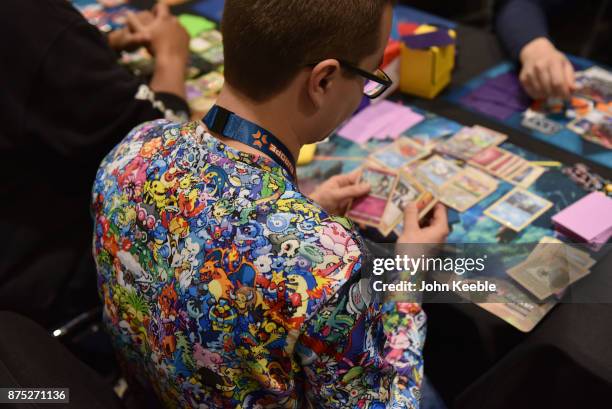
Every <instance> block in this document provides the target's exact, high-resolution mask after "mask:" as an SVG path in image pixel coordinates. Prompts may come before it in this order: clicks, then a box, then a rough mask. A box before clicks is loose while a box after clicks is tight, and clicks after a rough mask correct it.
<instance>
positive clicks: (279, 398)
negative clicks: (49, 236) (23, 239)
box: [92, 120, 425, 408]
mask: <svg viewBox="0 0 612 409" xmlns="http://www.w3.org/2000/svg"><path fill="white" fill-rule="evenodd" d="M92 206H93V212H94V218H95V237H94V255H95V258H96V262H97V266H98V282H99V291H100V295H101V296H102V298H103V301H104V320H105V324H106V326H107V329H108V331H109V332H110V334H111V337H112V339H113V342H114V344H115V347H116V349H117V350H118V352H119V356H120V358H121V361H122V363H123V365H124V367H125V368H127V369H126V370H127V371H128V374H127V375H128V377H129V379H130V380H132V381H137V382H139V383H141V384H142V385H144V386H145V387H151V388H153V389H154V391H155V393H156V394H157V395H158V397H159V398H160V399H161V400H162V401H163V402H164V403H165V405H166V406H167V407H184V408H196V407H197V408H267V407H287V408H299V407H308V406H311V407H325V408H387V407H388V408H416V407H418V406H419V387H420V383H421V378H422V374H423V360H422V347H423V343H424V337H425V315H424V313H423V312H422V310H421V308H420V306H418V305H416V304H406V303H404V304H402V303H397V304H381V303H380V302H377V301H375V300H373V299H371V297H369V296H367V294H368V291H365V290H364V289H367V286H368V282H367V280H366V279H364V278H362V277H361V275H360V271H361V266H362V263H363V259H364V257H365V255H364V254H365V253H364V251H362V243H361V241H360V240H361V239H360V238H359V235H358V233H356V232H355V231H354V230H353V228H352V225H351V223H350V222H349V221H348V220H347V219H344V218H338V217H332V216H330V215H328V214H326V213H325V211H323V210H322V209H321V208H320V207H319V206H317V205H316V204H314V203H313V202H312V201H311V200H310V199H308V198H307V197H305V196H304V195H302V194H301V193H300V192H299V190H298V188H297V186H296V185H294V183H293V182H292V181H291V179H290V177H289V175H288V174H286V173H285V171H284V170H283V169H282V168H281V167H279V166H278V165H276V164H275V163H274V162H272V161H271V160H269V159H267V158H265V157H262V156H257V155H252V154H246V153H241V152H238V151H236V150H234V149H232V148H230V147H228V146H226V145H224V144H223V143H221V142H220V141H219V140H218V139H216V138H214V137H213V136H211V135H210V134H208V133H207V131H206V129H205V128H204V125H203V124H202V123H200V122H192V123H187V124H182V125H180V124H175V123H170V122H168V121H166V120H160V121H156V122H151V123H147V124H144V125H142V126H140V127H139V128H136V129H135V130H134V131H132V132H131V133H130V134H129V135H128V137H127V138H126V139H125V140H124V141H123V142H121V143H120V144H119V145H118V146H117V147H116V148H115V149H114V150H113V151H112V152H111V153H110V154H109V155H108V156H107V157H106V159H105V160H104V161H103V163H102V165H101V167H100V169H99V171H98V174H97V178H96V181H95V185H94V190H93V203H92Z"/></svg>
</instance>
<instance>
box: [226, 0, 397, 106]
mask: <svg viewBox="0 0 612 409" xmlns="http://www.w3.org/2000/svg"><path fill="white" fill-rule="evenodd" d="M390 3H392V0H226V1H225V10H224V15H223V22H222V24H221V30H222V32H223V42H224V53H225V79H226V81H227V82H228V84H229V85H231V86H232V87H234V88H235V89H236V90H238V91H239V92H241V93H243V94H244V95H246V96H247V97H249V98H251V99H253V100H256V101H262V100H265V99H267V98H269V97H271V96H273V95H274V94H276V93H278V92H280V91H281V90H282V89H283V88H285V87H286V86H287V85H288V83H289V82H290V81H291V80H292V79H293V78H294V77H295V75H296V74H297V73H298V71H299V70H300V69H302V68H303V67H304V66H305V65H307V64H311V63H317V62H319V61H322V60H325V59H327V58H336V59H343V60H346V61H349V62H352V63H355V64H356V63H358V62H360V61H361V60H362V59H363V58H365V57H367V56H368V55H370V54H371V53H373V52H374V51H376V47H377V46H378V44H379V41H380V39H379V30H380V21H381V18H382V14H383V11H384V7H385V5H387V4H390Z"/></svg>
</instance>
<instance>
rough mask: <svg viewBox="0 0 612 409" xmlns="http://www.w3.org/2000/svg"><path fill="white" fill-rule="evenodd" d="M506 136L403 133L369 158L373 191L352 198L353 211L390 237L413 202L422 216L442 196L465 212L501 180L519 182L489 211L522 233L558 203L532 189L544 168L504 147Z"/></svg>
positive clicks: (475, 130) (367, 177) (475, 131)
mask: <svg viewBox="0 0 612 409" xmlns="http://www.w3.org/2000/svg"><path fill="white" fill-rule="evenodd" d="M505 140H506V136H505V135H503V134H500V133H498V132H495V131H493V130H491V129H488V128H484V127H481V126H474V127H466V128H463V129H461V130H460V131H459V132H457V133H456V134H455V135H454V136H452V137H451V138H450V139H448V140H446V141H444V142H441V143H438V144H437V145H431V144H428V145H424V144H421V143H419V142H415V140H414V139H409V138H405V137H400V138H399V139H397V140H396V141H395V142H393V143H392V144H390V145H388V146H386V147H384V148H382V149H380V150H377V151H375V152H374V153H372V154H371V155H370V157H369V158H368V159H367V161H366V162H365V164H364V166H363V169H362V174H361V181H362V182H366V183H369V184H370V186H372V190H371V191H370V193H369V195H367V196H366V197H363V198H360V199H358V200H355V201H354V202H353V203H352V205H351V208H350V210H349V212H348V216H349V217H351V218H352V219H353V220H355V221H356V222H358V223H361V224H363V225H366V226H371V227H375V228H377V229H378V230H379V231H380V232H381V233H382V234H383V235H384V236H389V235H390V234H391V233H392V232H394V233H396V234H397V235H399V234H401V232H402V230H403V226H402V221H403V210H404V208H405V206H406V204H407V203H409V202H416V203H417V206H418V209H419V216H420V217H421V218H424V217H425V216H426V215H427V214H428V212H429V211H430V210H431V209H432V207H433V206H434V205H435V204H436V203H437V202H438V201H441V202H442V203H444V204H445V205H447V206H449V207H451V208H453V209H455V210H457V211H459V212H465V211H466V210H468V209H469V208H471V207H472V206H474V205H476V204H477V203H479V202H480V201H481V200H483V199H484V198H486V197H487V196H489V195H490V194H491V193H493V192H495V191H496V190H497V188H498V185H499V179H501V180H504V181H507V182H509V183H511V184H513V185H515V186H516V187H515V189H514V190H512V191H511V192H509V193H508V194H507V195H506V196H504V197H503V198H501V199H500V200H499V201H498V202H497V203H495V204H493V205H492V206H491V207H489V208H488V209H487V210H486V211H485V214H486V215H487V216H489V217H491V218H492V219H494V220H496V221H498V222H499V223H501V224H502V225H503V226H505V227H508V228H510V229H512V230H514V231H517V232H518V231H520V230H522V229H523V228H525V227H526V226H528V225H529V224H530V223H531V222H532V221H533V220H535V219H536V218H538V217H539V216H541V215H542V214H543V213H544V212H546V211H547V210H548V209H549V208H550V207H551V206H552V203H551V202H549V201H548V200H546V199H543V198H541V197H539V196H537V195H534V194H533V193H531V192H528V191H527V190H526V189H527V188H528V187H529V186H530V185H531V184H532V183H533V182H534V181H535V180H537V179H538V178H539V177H540V176H541V175H542V174H543V173H544V168H542V167H540V166H537V165H534V164H531V163H529V162H528V161H526V160H525V159H523V158H521V157H519V156H517V155H515V154H513V153H511V152H509V151H507V150H504V149H502V148H500V147H499V146H498V145H499V144H501V143H502V142H504V141H505ZM450 158H454V159H450Z"/></svg>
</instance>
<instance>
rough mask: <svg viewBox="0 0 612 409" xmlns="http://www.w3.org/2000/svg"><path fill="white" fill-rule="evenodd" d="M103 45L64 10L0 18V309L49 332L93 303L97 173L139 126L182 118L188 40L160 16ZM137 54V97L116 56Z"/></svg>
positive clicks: (37, 7)
mask: <svg viewBox="0 0 612 409" xmlns="http://www.w3.org/2000/svg"><path fill="white" fill-rule="evenodd" d="M128 20H129V21H128V25H127V27H126V28H124V29H121V30H119V31H116V32H114V33H111V34H110V35H109V36H108V37H107V38H105V36H104V35H102V34H101V33H100V32H99V31H98V30H97V29H96V28H95V27H93V26H92V25H90V24H89V23H88V22H87V21H86V20H85V19H84V18H83V17H82V16H81V14H80V13H79V12H78V11H77V10H76V9H75V8H74V7H73V6H72V5H71V4H70V3H69V2H68V1H66V0H5V1H3V2H2V13H0V54H2V59H3V62H2V64H0V105H1V106H2V113H0V119H1V122H2V126H1V127H0V168H1V170H2V172H1V173H2V175H4V177H3V178H2V181H1V182H0V197H1V198H2V202H1V204H0V208H1V209H2V211H1V212H0V232H1V235H0V310H10V311H14V312H18V313H21V314H23V315H26V316H28V317H30V318H32V319H34V320H35V321H37V322H39V323H41V324H43V325H45V326H47V327H49V326H52V325H57V324H59V323H63V322H65V321H66V320H68V319H70V318H73V317H74V316H75V315H77V314H79V313H80V312H82V311H83V310H86V309H88V308H91V307H94V306H95V305H96V304H97V303H98V297H97V294H96V278H95V277H96V276H95V265H94V262H93V258H92V256H91V246H90V242H91V237H92V225H91V218H90V215H89V212H88V209H89V203H90V192H91V185H92V184H93V180H94V178H95V174H96V169H97V167H98V165H99V163H100V161H101V160H102V158H103V157H104V155H106V154H107V153H108V152H109V151H110V149H111V148H112V147H113V146H114V145H115V144H116V143H117V142H118V141H120V140H121V138H122V137H123V136H124V135H125V134H126V133H127V132H128V131H129V130H130V129H132V128H133V127H135V126H137V125H139V124H140V123H142V122H145V121H149V120H153V119H157V118H163V117H168V118H169V119H175V118H179V119H181V118H185V117H187V113H188V107H187V104H186V102H185V99H184V92H185V91H184V78H185V69H186V65H187V60H188V56H189V51H188V41H189V36H188V34H187V33H186V32H185V30H184V29H183V28H182V26H180V24H179V23H178V21H177V19H176V18H175V17H174V16H172V15H171V14H170V12H169V10H168V8H167V6H163V5H159V6H157V7H156V8H155V9H154V10H153V11H152V12H143V13H139V14H138V15H135V14H132V15H130V16H129V19H128ZM139 46H147V47H148V49H149V51H151V52H152V53H153V54H154V56H155V58H156V65H155V70H154V74H153V77H152V79H151V82H150V84H149V85H148V86H147V85H146V84H143V83H142V82H141V81H140V80H139V79H137V78H135V77H134V76H133V75H131V74H130V73H129V72H128V71H127V70H125V69H124V68H123V67H121V66H119V65H118V63H117V54H116V52H117V51H120V50H122V49H133V48H136V47H139Z"/></svg>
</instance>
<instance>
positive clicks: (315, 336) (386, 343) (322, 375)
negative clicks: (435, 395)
mask: <svg viewBox="0 0 612 409" xmlns="http://www.w3.org/2000/svg"><path fill="white" fill-rule="evenodd" d="M355 277H356V278H355V279H354V280H353V281H349V282H348V283H346V284H345V285H344V286H343V288H342V289H341V290H340V292H339V293H337V294H336V295H335V296H334V297H333V298H332V299H331V300H329V301H328V302H327V303H326V304H325V305H324V306H323V307H322V308H320V309H319V310H318V311H317V312H316V314H314V315H313V317H312V318H311V319H310V320H309V321H308V322H307V323H306V325H305V327H304V330H303V332H302V334H301V336H300V338H299V339H298V345H297V348H296V350H297V353H298V356H299V359H300V360H301V365H302V369H303V372H304V375H305V378H306V379H305V381H306V385H305V394H306V398H307V399H308V400H309V402H310V403H311V404H312V405H313V406H314V407H318V408H348V407H351V408H354V407H368V406H370V405H373V404H377V405H379V406H377V407H394V408H418V407H419V396H420V394H419V388H420V385H421V381H422V377H423V355H422V349H423V345H424V341H425V313H424V312H423V311H422V310H421V308H420V306H419V305H417V304H407V303H387V304H385V305H382V304H377V303H374V302H369V300H368V299H367V296H365V295H364V294H365V291H364V290H363V287H364V286H365V287H367V286H368V285H369V283H368V282H365V283H363V282H361V281H360V280H359V274H355ZM360 287H361V288H360Z"/></svg>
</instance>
